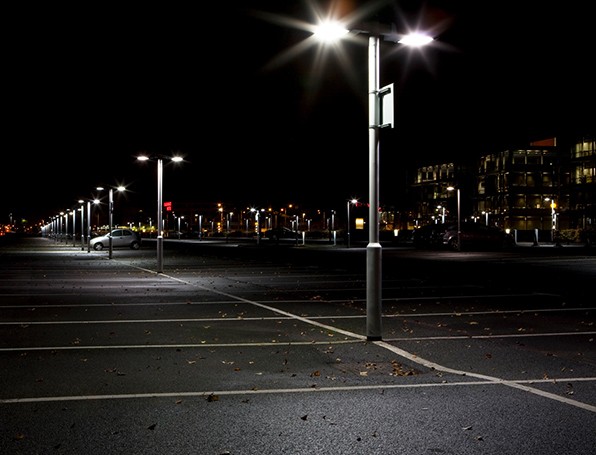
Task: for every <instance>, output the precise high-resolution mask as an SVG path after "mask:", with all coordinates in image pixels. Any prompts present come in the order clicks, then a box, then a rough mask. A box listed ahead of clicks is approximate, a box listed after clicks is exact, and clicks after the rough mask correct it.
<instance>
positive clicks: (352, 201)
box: [346, 199, 358, 248]
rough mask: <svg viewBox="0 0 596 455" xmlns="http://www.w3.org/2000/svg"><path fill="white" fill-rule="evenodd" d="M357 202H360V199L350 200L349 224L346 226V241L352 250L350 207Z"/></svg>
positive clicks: (348, 207)
mask: <svg viewBox="0 0 596 455" xmlns="http://www.w3.org/2000/svg"><path fill="white" fill-rule="evenodd" d="M356 202H358V199H350V200H348V206H347V209H348V212H347V213H348V218H347V222H348V224H347V226H346V240H347V242H346V243H347V244H348V248H350V227H351V226H350V205H351V204H356Z"/></svg>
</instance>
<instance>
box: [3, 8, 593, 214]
mask: <svg viewBox="0 0 596 455" xmlns="http://www.w3.org/2000/svg"><path fill="white" fill-rule="evenodd" d="M326 5H333V6H334V7H335V11H336V12H337V13H338V14H341V15H342V16H343V17H349V18H350V19H351V20H352V21H353V23H356V22H358V23H365V22H382V23H386V24H391V23H393V24H395V26H396V29H397V31H398V32H405V31H407V30H408V27H409V28H410V29H414V28H416V27H420V28H423V27H424V29H426V30H429V31H430V33H431V34H432V35H433V36H434V37H435V42H434V43H433V45H432V46H429V47H426V48H424V49H423V50H418V51H414V52H413V51H412V50H410V49H408V48H406V47H404V46H401V45H396V44H394V43H390V42H384V43H382V45H381V85H382V86H384V85H387V84H390V83H394V84H395V90H396V93H395V106H396V111H395V119H396V128H395V129H393V130H383V131H382V134H381V158H380V163H381V179H380V182H381V193H380V199H381V203H382V204H383V203H394V202H395V201H399V199H400V195H401V194H402V193H403V190H402V189H403V187H404V186H405V185H407V184H408V183H409V181H408V179H411V178H412V172H413V170H415V169H416V167H418V166H420V165H424V164H430V163H434V162H437V161H440V162H447V161H454V160H462V159H465V158H468V157H473V156H480V155H482V154H485V153H490V152H494V151H501V150H505V149H509V148H512V147H517V146H521V147H523V146H525V145H527V144H528V143H529V141H532V140H538V139H544V138H547V137H554V136H558V137H562V136H564V135H580V136H581V135H586V134H590V133H591V134H594V130H595V127H596V121H595V113H594V106H595V105H596V100H595V96H594V92H595V90H594V76H593V75H594V73H593V70H592V69H591V67H592V66H593V55H594V48H595V46H594V45H595V44H596V35H595V34H594V32H593V20H592V19H591V18H592V17H593V16H592V14H591V11H589V8H591V7H589V2H585V1H579V0H578V1H567V2H544V1H534V0H530V1H524V2H520V1H514V0H502V1H498V2H497V1H475V2H474V1H438V0H436V1H432V0H429V1H428V2H420V1H403V2H402V1H389V2H374V1H373V2H354V1H340V2H322V1H312V2H304V1H281V0H243V1H226V2H224V1H221V2H220V1H217V2H215V1H214V2H192V3H189V4H184V5H180V4H175V5H171V4H166V3H163V2H162V3H156V4H152V5H150V6H149V5H148V4H147V3H143V4H137V5H135V7H133V6H132V5H127V6H124V7H123V6H122V5H117V6H113V5H107V6H106V4H83V5H76V6H72V5H70V6H66V5H56V4H44V5H43V6H40V5H35V6H33V5H21V6H18V5H17V6H14V5H13V6H11V7H10V8H9V9H7V10H6V11H5V18H4V22H5V24H6V27H7V29H6V32H7V33H5V40H4V43H3V53H2V54H3V56H2V59H3V65H2V66H3V83H2V85H3V93H2V95H3V96H2V99H3V103H2V104H3V111H4V116H3V117H4V120H3V149H4V150H3V154H2V155H3V158H2V163H3V164H2V178H1V179H0V185H1V190H2V193H1V197H0V222H7V221H8V217H9V213H12V214H13V216H14V217H27V218H34V219H39V218H43V217H47V216H50V215H52V214H56V213H58V212H59V211H61V210H64V209H67V208H71V207H74V206H75V205H76V201H77V200H78V199H79V198H87V197H90V195H91V194H92V192H93V188H94V187H95V186H97V185H99V184H103V185H104V186H107V185H116V184H120V183H122V184H126V185H128V187H129V189H130V192H129V196H127V201H128V202H125V203H130V204H145V205H148V206H149V207H152V205H151V204H153V206H154V202H153V201H154V199H155V195H156V179H155V166H154V165H152V164H151V163H148V164H146V165H141V164H140V163H138V162H137V161H136V160H135V157H136V156H137V155H138V154H139V153H140V152H147V153H150V154H163V155H170V154H172V153H174V152H176V153H179V154H181V155H183V156H184V157H185V160H186V162H185V163H183V164H182V165H181V166H176V167H175V168H174V167H173V166H169V165H167V166H165V167H164V171H165V172H164V200H172V201H178V200H179V201H197V202H202V203H208V202H217V201H222V202H224V203H230V204H231V203H234V204H237V205H238V206H240V207H241V206H243V205H263V206H265V205H270V204H272V205H281V206H283V205H285V204H288V203H294V204H302V205H303V206H310V207H323V208H325V207H326V208H334V207H336V208H342V207H344V205H345V201H346V200H347V199H349V198H352V197H358V198H360V199H361V200H366V198H367V195H368V106H367V89H368V81H367V77H368V67H367V58H368V55H367V38H366V36H364V35H361V36H360V38H361V39H360V40H359V41H351V42H345V43H340V44H339V45H338V46H337V47H336V48H335V51H334V50H332V49H331V48H329V47H327V48H325V49H326V51H325V52H323V48H320V47H317V46H312V45H311V46H306V45H305V43H306V42H307V40H308V42H310V41H312V40H309V37H310V36H311V34H310V33H309V32H308V31H305V30H302V29H300V28H299V27H298V26H297V25H298V24H300V23H311V24H313V23H315V22H316V14H315V11H319V14H320V15H322V16H326V15H327V11H328V10H329V8H328V7H327V6H326ZM520 5H521V7H520ZM358 13H360V15H359V14H358ZM288 19H290V20H289V21H288ZM119 203H122V202H119Z"/></svg>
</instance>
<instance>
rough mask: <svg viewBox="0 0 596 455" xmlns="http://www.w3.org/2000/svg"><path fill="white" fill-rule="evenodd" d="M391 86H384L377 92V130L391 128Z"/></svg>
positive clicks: (392, 116)
mask: <svg viewBox="0 0 596 455" xmlns="http://www.w3.org/2000/svg"><path fill="white" fill-rule="evenodd" d="M393 93H394V91H393V84H389V85H386V86H385V87H383V88H382V89H381V90H379V104H380V111H381V112H380V116H381V118H380V119H379V128H393V125H394V122H393V118H394V115H393V112H394V109H393V98H394V97H393Z"/></svg>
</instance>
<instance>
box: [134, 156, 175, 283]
mask: <svg viewBox="0 0 596 455" xmlns="http://www.w3.org/2000/svg"><path fill="white" fill-rule="evenodd" d="M163 159H164V157H163V156H162V155H152V156H147V155H140V156H138V157H137V160H139V161H148V160H155V161H157V273H163V217H162V206H163ZM169 159H170V160H171V161H174V162H176V163H178V162H181V161H183V158H182V157H181V156H172V157H169Z"/></svg>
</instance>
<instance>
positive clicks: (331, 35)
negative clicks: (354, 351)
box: [314, 21, 433, 340]
mask: <svg viewBox="0 0 596 455" xmlns="http://www.w3.org/2000/svg"><path fill="white" fill-rule="evenodd" d="M373 28H374V30H360V29H353V30H348V29H347V28H346V27H344V26H342V25H341V24H339V23H336V22H333V21H331V22H326V23H323V24H321V25H319V26H318V27H316V28H315V31H314V33H315V35H317V36H318V37H320V38H321V39H322V40H323V41H325V42H330V41H335V40H338V39H340V38H342V37H344V36H346V35H347V34H348V33H353V34H367V35H368V36H369V38H368V101H369V126H368V128H369V211H368V214H369V216H368V219H369V226H368V238H369V241H368V245H367V246H366V326H367V327H366V333H367V339H368V340H381V339H382V332H381V320H382V311H381V287H382V285H381V263H382V256H381V253H382V248H381V243H380V241H379V130H380V129H381V128H383V127H387V126H389V127H393V102H392V98H387V100H385V101H386V102H384V103H382V102H381V101H382V100H383V99H384V98H385V97H387V95H391V96H392V95H393V93H392V92H393V84H391V85H390V86H387V87H384V88H382V89H381V88H380V87H379V85H380V84H379V79H380V78H379V67H380V65H379V60H380V50H379V48H380V39H381V37H383V38H384V39H385V40H391V41H393V42H396V43H400V44H404V45H406V46H414V47H420V46H423V45H426V44H429V43H430V42H432V41H433V38H432V37H430V36H427V35H425V34H421V33H414V34H411V35H403V36H401V37H399V36H397V35H396V33H395V32H394V31H393V30H381V28H382V27H381V26H377V25H375V26H374V27H373ZM383 115H384V116H387V117H388V118H382V116H383Z"/></svg>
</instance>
